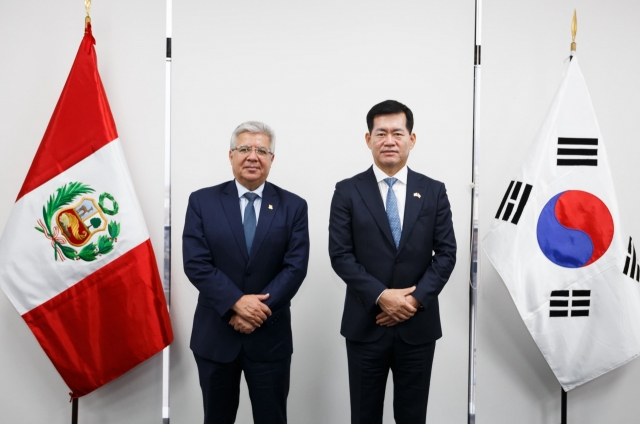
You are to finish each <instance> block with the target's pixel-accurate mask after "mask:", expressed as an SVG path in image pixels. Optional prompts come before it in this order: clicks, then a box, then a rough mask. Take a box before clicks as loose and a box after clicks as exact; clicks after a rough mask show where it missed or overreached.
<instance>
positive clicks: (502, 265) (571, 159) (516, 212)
mask: <svg viewBox="0 0 640 424" xmlns="http://www.w3.org/2000/svg"><path fill="white" fill-rule="evenodd" d="M505 186H508V189H507V191H506V193H505V195H504V197H503V198H502V202H501V204H500V205H496V206H498V209H497V213H496V215H495V221H494V224H493V227H492V229H491V231H490V232H489V234H488V235H487V236H486V237H485V239H484V240H483V243H482V244H483V247H484V250H485V252H486V254H487V256H488V257H489V259H490V260H491V262H492V264H493V265H494V266H495V268H496V270H497V271H498V273H499V274H500V276H501V277H502V279H503V280H504V283H505V284H506V286H507V288H508V289H509V292H510V294H511V296H512V298H513V300H514V302H515V304H516V306H517V308H518V311H519V313H520V315H521V317H522V319H523V320H524V323H525V324H526V326H527V328H528V329H529V331H530V332H531V335H532V336H533V338H534V340H535V342H536V344H537V345H538V347H539V348H540V351H541V352H542V354H543V355H544V357H545V358H546V360H547V362H548V363H549V366H550V367H551V369H552V370H553V372H554V374H555V376H556V377H557V379H558V381H559V382H560V384H561V385H562V387H563V388H564V389H565V390H571V389H573V388H574V387H576V386H579V385H581V384H583V383H586V382H587V381H589V380H591V379H593V378H595V377H598V376H600V375H602V374H604V373H606V372H608V371H611V370H612V369H614V368H617V367H619V366H620V365H623V364H625V363H626V362H628V361H630V360H631V359H633V358H635V357H636V356H638V355H639V354H640V284H639V283H638V277H637V274H638V272H640V266H639V265H638V264H636V259H635V248H634V247H633V246H632V243H631V241H630V238H629V235H628V234H625V233H624V231H623V229H622V226H621V223H620V218H619V214H618V203H617V201H616V197H615V191H614V187H613V183H612V179H611V172H610V169H609V162H608V159H607V151H606V149H605V145H604V143H603V139H602V135H601V134H600V129H599V127H598V123H597V121H596V116H595V113H594V111H593V107H592V105H591V99H590V97H589V92H588V91H587V86H586V84H585V81H584V78H583V76H582V73H581V72H580V67H579V66H578V59H577V58H575V57H574V58H573V60H572V61H571V62H570V64H569V66H568V69H567V70H566V72H565V75H564V77H563V79H562V82H561V84H560V87H559V89H558V91H557V93H556V96H555V98H554V100H553V103H552V105H551V108H550V110H549V112H548V114H547V116H546V118H545V120H544V122H543V124H542V127H541V128H540V130H539V132H538V134H537V135H536V138H535V140H534V142H533V144H532V145H531V147H530V148H529V151H528V153H527V155H526V159H525V160H524V163H523V164H522V169H521V170H520V173H519V174H518V176H517V177H516V178H515V179H513V180H512V181H511V182H509V181H505ZM502 189H504V188H502ZM625 265H626V266H625Z"/></svg>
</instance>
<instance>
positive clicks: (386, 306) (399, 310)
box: [378, 286, 417, 322]
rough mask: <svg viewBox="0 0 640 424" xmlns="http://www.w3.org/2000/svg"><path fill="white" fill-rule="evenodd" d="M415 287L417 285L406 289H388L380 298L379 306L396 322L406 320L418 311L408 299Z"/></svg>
mask: <svg viewBox="0 0 640 424" xmlns="http://www.w3.org/2000/svg"><path fill="white" fill-rule="evenodd" d="M415 289H416V287H415V286H412V287H409V288H406V289H386V290H385V291H383V292H382V295H381V296H380V299H378V306H380V308H381V309H382V312H384V313H385V314H387V316H388V317H389V318H391V319H393V320H395V321H396V322H402V321H406V320H408V319H409V318H411V317H412V316H413V315H414V314H415V313H416V311H417V309H416V308H415V307H414V306H413V305H411V303H409V302H407V299H406V297H407V296H408V295H410V294H411V293H413V292H414V290H415Z"/></svg>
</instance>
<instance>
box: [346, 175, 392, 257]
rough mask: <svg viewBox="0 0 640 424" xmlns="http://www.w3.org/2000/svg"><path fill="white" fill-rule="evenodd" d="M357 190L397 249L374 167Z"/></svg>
mask: <svg viewBox="0 0 640 424" xmlns="http://www.w3.org/2000/svg"><path fill="white" fill-rule="evenodd" d="M356 189H357V190H358V192H359V193H360V196H362V200H364V203H365V205H367V208H368V209H369V212H371V215H373V218H374V219H375V220H376V222H377V223H378V226H379V227H380V229H381V230H382V232H383V233H384V235H385V236H387V239H388V240H389V243H391V245H392V246H393V247H395V246H396V244H395V242H394V241H393V235H392V234H391V227H390V226H389V219H388V218H387V212H386V211H385V210H384V203H383V202H382V196H381V195H380V188H379V187H378V182H377V181H376V176H375V174H374V173H373V167H371V168H369V170H367V171H366V172H365V173H364V174H363V175H362V176H361V177H360V181H359V182H358V183H357V184H356Z"/></svg>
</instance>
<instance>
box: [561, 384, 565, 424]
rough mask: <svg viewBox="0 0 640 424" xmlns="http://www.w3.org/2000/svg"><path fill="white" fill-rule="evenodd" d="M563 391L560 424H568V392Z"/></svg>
mask: <svg viewBox="0 0 640 424" xmlns="http://www.w3.org/2000/svg"><path fill="white" fill-rule="evenodd" d="M560 390H562V401H561V402H560V424H567V392H565V391H564V389H560Z"/></svg>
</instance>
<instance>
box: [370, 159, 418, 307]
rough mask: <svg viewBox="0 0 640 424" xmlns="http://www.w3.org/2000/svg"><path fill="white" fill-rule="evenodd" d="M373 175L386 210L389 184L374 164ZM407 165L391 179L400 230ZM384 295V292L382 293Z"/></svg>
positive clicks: (405, 191)
mask: <svg viewBox="0 0 640 424" xmlns="http://www.w3.org/2000/svg"><path fill="white" fill-rule="evenodd" d="M373 173H374V175H375V176H376V181H378V188H379V189H380V195H381V196H382V203H383V204H384V209H385V210H387V193H388V192H389V184H387V182H386V181H385V180H384V179H385V178H389V176H388V175H387V174H385V173H384V171H382V170H381V169H380V168H378V166H377V165H376V164H374V165H373ZM408 173H409V172H408V171H407V165H405V166H403V167H402V169H401V170H399V171H398V172H396V174H395V175H393V178H397V179H398V181H396V182H395V183H394V184H393V193H394V194H395V195H396V202H397V203H398V214H400V229H402V224H403V222H404V205H405V203H406V202H407V175H408ZM382 293H384V290H383V291H382ZM382 293H380V295H378V298H377V299H376V305H377V304H378V301H379V300H380V296H382Z"/></svg>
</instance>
